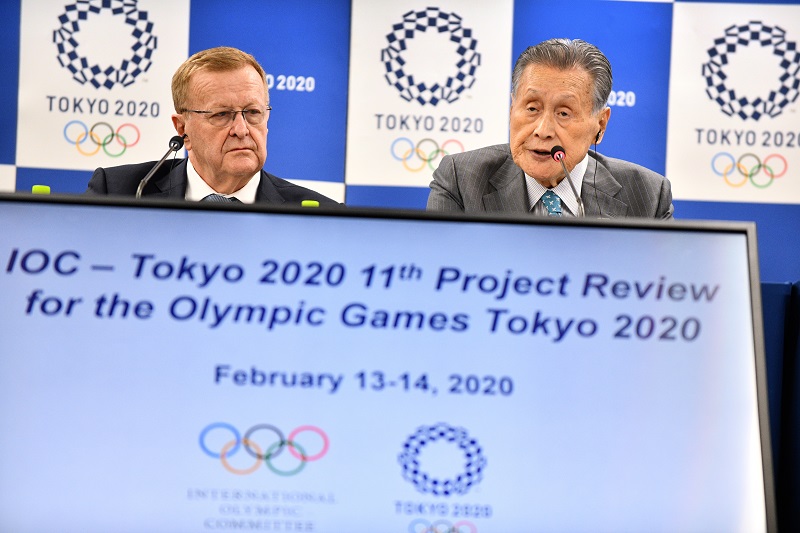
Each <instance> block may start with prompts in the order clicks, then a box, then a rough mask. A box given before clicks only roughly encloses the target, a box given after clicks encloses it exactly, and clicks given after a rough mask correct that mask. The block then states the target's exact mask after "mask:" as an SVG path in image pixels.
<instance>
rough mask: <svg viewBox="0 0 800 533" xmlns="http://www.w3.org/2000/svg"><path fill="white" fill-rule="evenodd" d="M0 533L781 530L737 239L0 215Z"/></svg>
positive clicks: (757, 341)
mask: <svg viewBox="0 0 800 533" xmlns="http://www.w3.org/2000/svg"><path fill="white" fill-rule="evenodd" d="M0 228H2V229H1V230H0V268H2V271H0V296H1V298H2V300H1V302H2V303H1V304H0V343H2V356H0V530H2V531H15V532H41V531H61V532H72V531H74V532H82V533H86V532H107V531H155V532H159V531H165V532H182V531H200V532H207V531H214V532H225V531H314V532H344V531H347V532H360V531H364V532H367V531H369V532H372V531H398V532H406V531H407V532H412V533H413V532H416V533H421V532H439V533H442V532H445V531H447V532H461V533H478V532H479V533H488V532H493V531H499V532H504V533H509V532H518V531H519V532H529V531H565V532H579V531H592V532H597V531H613V532H622V531H637V532H639V531H649V532H654V531H664V532H675V531H747V532H754V531H774V529H775V511H774V496H773V481H772V471H771V458H770V454H769V450H770V446H769V430H768V421H767V405H766V397H767V396H766V390H765V388H766V379H765V373H764V357H763V355H764V354H763V338H762V331H761V317H760V293H759V285H758V272H757V261H756V249H755V245H756V243H755V232H754V227H753V225H751V224H743V223H722V222H720V223H710V222H703V223H700V222H697V223H695V222H680V221H674V222H654V221H643V220H642V221H633V220H619V221H613V220H574V219H571V220H559V221H551V220H543V219H535V218H519V217H512V216H495V217H489V216H485V217H483V216H461V217H458V216H452V215H441V214H431V213H424V212H409V211H388V210H387V211H382V210H368V209H366V210H365V209H352V208H351V209H347V208H342V209H328V210H323V209H314V208H306V209H302V208H296V209H291V208H287V209H279V208H268V207H259V206H232V207H227V206H218V205H213V206H206V205H203V204H197V203H188V202H186V203H184V202H181V203H168V202H161V203H158V202H152V201H151V202H134V201H126V200H109V199H89V198H85V197H62V198H59V197H37V196H33V195H8V196H4V197H2V199H0Z"/></svg>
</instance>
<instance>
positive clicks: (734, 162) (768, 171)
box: [711, 152, 789, 189]
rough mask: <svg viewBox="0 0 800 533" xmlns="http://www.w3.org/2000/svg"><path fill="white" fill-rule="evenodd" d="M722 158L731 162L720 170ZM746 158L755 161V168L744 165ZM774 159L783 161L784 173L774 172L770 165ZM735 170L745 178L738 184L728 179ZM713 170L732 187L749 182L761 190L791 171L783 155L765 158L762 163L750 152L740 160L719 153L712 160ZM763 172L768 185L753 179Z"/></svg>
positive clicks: (724, 153) (725, 153) (727, 154)
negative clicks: (718, 162)
mask: <svg viewBox="0 0 800 533" xmlns="http://www.w3.org/2000/svg"><path fill="white" fill-rule="evenodd" d="M720 157H725V158H727V159H728V160H729V161H730V162H729V163H728V164H727V165H726V166H724V167H723V168H722V170H719V169H718V168H717V166H718V165H717V160H718V159H719V158H720ZM746 158H752V160H754V164H753V166H752V167H750V168H749V169H748V167H747V166H746V165H745V163H744V162H745V159H746ZM772 159H777V160H780V161H781V163H782V164H783V170H782V171H780V172H775V170H773V168H772V167H771V166H770V165H769V161H770V160H772ZM734 168H735V169H736V170H737V171H738V172H739V174H740V175H741V176H743V179H742V180H740V181H737V182H732V181H731V180H729V179H728V176H729V175H731V174H733V169H734ZM711 170H713V171H714V174H716V175H717V176H722V179H724V180H725V183H727V184H728V185H730V186H731V187H741V186H743V185H744V184H745V183H747V181H748V180H749V181H750V183H752V184H753V186H754V187H758V188H759V189H764V188H766V187H769V186H770V185H772V182H773V181H775V179H777V178H780V177H781V176H783V175H784V174H786V172H787V171H788V170H789V164H788V163H787V162H786V158H785V157H783V156H782V155H781V154H770V155H768V156H767V157H765V158H764V161H763V162H762V161H761V158H759V157H758V156H757V155H756V154H753V153H749V152H748V153H746V154H744V155H742V156H740V157H739V159H736V158H735V157H733V155H731V154H729V153H728V152H719V153H717V154H716V155H715V156H714V157H712V158H711ZM762 170H763V171H764V175H766V176H767V179H768V181H767V182H766V183H757V182H756V180H755V179H753V178H754V177H755V176H757V175H759V174H760V173H761V171H762Z"/></svg>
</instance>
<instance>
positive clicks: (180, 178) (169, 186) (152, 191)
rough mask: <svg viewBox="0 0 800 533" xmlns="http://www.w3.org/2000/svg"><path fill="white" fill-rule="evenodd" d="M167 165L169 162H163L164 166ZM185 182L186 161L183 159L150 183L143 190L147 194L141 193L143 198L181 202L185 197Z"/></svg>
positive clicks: (186, 179)
mask: <svg viewBox="0 0 800 533" xmlns="http://www.w3.org/2000/svg"><path fill="white" fill-rule="evenodd" d="M169 164H170V163H169V162H164V165H165V166H166V165H169ZM187 181H188V178H187V177H186V159H183V160H182V161H181V162H180V163H178V164H177V165H175V167H174V168H172V170H170V171H169V172H167V173H166V174H164V175H163V176H161V177H160V178H156V179H155V180H154V181H152V182H150V184H149V185H148V186H147V187H146V188H145V189H146V190H147V191H148V192H146V193H143V196H147V197H149V198H170V199H175V200H183V199H184V198H185V197H186V183H187Z"/></svg>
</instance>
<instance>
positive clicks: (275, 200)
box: [256, 170, 286, 204]
mask: <svg viewBox="0 0 800 533" xmlns="http://www.w3.org/2000/svg"><path fill="white" fill-rule="evenodd" d="M256 202H266V203H270V204H283V203H286V199H285V198H284V197H283V196H281V195H280V193H278V189H276V188H275V185H274V184H273V183H272V180H271V179H270V178H269V175H268V174H267V173H266V172H265V171H264V170H262V171H261V181H259V182H258V190H257V191H256Z"/></svg>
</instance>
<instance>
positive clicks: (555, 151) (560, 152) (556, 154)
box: [550, 146, 586, 217]
mask: <svg viewBox="0 0 800 533" xmlns="http://www.w3.org/2000/svg"><path fill="white" fill-rule="evenodd" d="M550 155H551V156H553V159H555V160H556V161H558V162H559V163H561V170H563V171H564V176H565V177H566V178H567V183H569V188H570V189H572V194H573V195H574V196H575V200H576V201H577V202H578V216H579V217H585V216H586V213H585V212H584V210H583V202H582V201H581V197H580V195H579V194H578V190H577V189H576V188H575V184H574V183H572V178H571V177H570V175H569V172H567V165H565V164H564V156H565V155H566V154H565V152H564V149H563V148H562V147H560V146H554V147H553V148H552V149H551V150H550Z"/></svg>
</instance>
